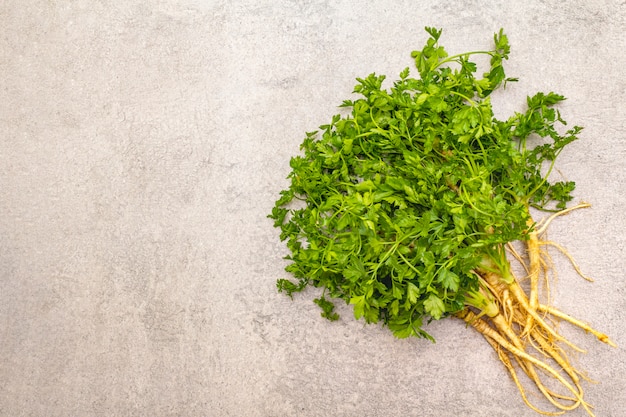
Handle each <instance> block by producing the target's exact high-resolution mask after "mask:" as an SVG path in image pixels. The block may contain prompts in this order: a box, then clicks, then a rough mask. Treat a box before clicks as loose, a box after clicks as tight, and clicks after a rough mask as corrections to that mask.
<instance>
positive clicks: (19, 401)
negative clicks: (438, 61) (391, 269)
mask: <svg viewBox="0 0 626 417" xmlns="http://www.w3.org/2000/svg"><path fill="white" fill-rule="evenodd" d="M426 25H428V26H437V27H442V28H444V35H443V39H442V43H443V44H444V45H445V46H446V47H447V48H448V49H449V51H450V52H464V51H467V50H473V49H477V48H487V47H489V46H490V45H491V38H492V36H493V33H494V32H496V31H497V30H498V29H499V28H500V27H504V28H505V30H506V32H507V33H508V35H509V38H510V41H511V45H512V53H511V59H510V61H509V62H508V64H507V67H506V68H507V73H508V75H510V76H517V77H520V79H521V80H520V82H519V83H517V84H515V85H511V87H510V89H508V90H507V93H506V94H498V95H496V96H495V97H494V103H495V104H496V106H497V108H498V112H499V114H501V115H507V114H510V113H511V112H512V111H514V110H516V109H517V110H522V109H523V105H524V100H525V96H526V95H527V94H532V93H534V92H536V91H539V90H548V91H549V90H552V89H554V90H556V91H557V92H559V93H562V94H564V95H565V96H567V97H568V101H567V102H566V103H565V104H564V105H563V106H562V107H561V109H562V112H563V114H564V116H565V117H566V119H568V120H571V121H573V122H575V123H577V124H581V125H583V126H585V127H586V129H585V130H584V133H583V134H582V140H581V141H579V142H577V143H574V144H572V145H571V147H570V149H568V150H567V151H566V152H565V153H564V154H562V158H561V160H560V163H559V165H558V167H559V169H560V172H561V173H562V175H563V176H564V177H566V178H567V179H570V180H574V181H576V182H577V183H578V191H577V193H576V195H577V198H578V199H579V200H585V201H589V202H591V203H593V205H594V207H593V208H592V209H588V210H585V211H579V212H575V213H573V214H571V215H570V216H567V217H565V218H563V219H560V220H559V221H557V222H556V223H554V227H553V228H552V231H551V234H550V236H551V238H552V239H554V240H557V241H559V242H560V243H562V244H564V245H565V246H567V247H568V248H569V249H570V251H571V252H572V254H573V255H574V256H575V257H576V258H577V259H578V261H579V263H580V265H581V267H582V268H583V269H584V271H585V272H587V273H588V274H589V275H592V276H594V277H596V282H595V283H593V284H590V283H588V282H585V281H584V280H582V279H580V278H579V277H577V276H576V274H575V273H574V271H573V270H572V269H571V268H570V267H569V266H568V263H567V261H566V260H565V259H564V258H563V257H562V256H559V255H558V254H554V255H555V261H556V263H557V265H558V266H559V268H560V271H561V272H560V274H559V277H558V282H557V283H556V284H554V286H553V296H554V302H555V303H556V304H557V305H558V306H560V307H561V308H562V309H564V310H565V311H568V312H570V313H571V314H573V315H575V316H577V317H580V318H582V319H585V320H589V321H591V322H592V323H593V324H594V325H595V326H596V327H598V328H599V329H601V330H603V331H606V332H608V333H609V334H610V335H611V336H612V337H613V339H614V340H615V341H616V342H617V344H618V345H619V346H620V348H618V349H611V348H608V347H605V346H603V345H601V344H600V343H597V342H595V341H594V340H591V337H589V336H585V335H584V334H582V333H580V332H577V331H575V330H571V329H569V328H567V327H566V326H563V331H564V332H565V333H566V334H567V335H568V336H570V337H571V338H572V339H573V340H575V341H576V342H578V343H579V344H581V345H583V346H584V347H586V348H588V349H589V351H590V353H589V354H588V355H584V356H580V357H577V358H576V360H577V361H578V363H579V364H580V365H581V366H582V367H584V368H585V369H587V370H588V371H589V374H590V376H591V377H593V378H594V379H597V380H599V381H601V384H599V385H591V384H589V385H587V396H588V400H589V401H590V402H591V403H592V404H594V405H595V406H596V412H597V415H598V416H609V417H619V416H624V415H626V414H625V413H626V412H625V411H624V404H626V391H625V390H624V389H623V388H624V384H625V381H626V356H625V355H624V351H623V346H626V332H625V331H624V309H625V306H626V301H625V300H626V297H625V280H624V270H625V269H626V268H625V266H626V262H625V261H624V239H625V238H624V236H625V233H624V232H625V220H624V215H623V209H624V206H625V203H626V198H625V197H624V191H626V190H625V187H624V185H625V179H626V162H625V160H626V144H625V142H624V141H625V139H626V137H625V136H626V123H625V122H626V115H625V112H624V109H625V108H626V82H625V80H626V78H625V77H624V68H625V67H626V56H625V55H624V50H626V36H625V35H624V29H625V28H626V3H625V2H623V1H610V0H604V1H603V0H595V1H589V0H573V1H569V2H556V1H540V0H529V1H525V2H509V1H493V2H487V1H447V2H442V1H430V0H428V1H382V0H379V1H369V2H364V1H363V2H358V1H316V0H292V1H274V0H256V1H248V0H245V1H220V0H216V1H211V0H179V1H162V0H155V1H152V2H140V1H134V0H133V1H114V0H112V1H105V0H99V1H95V0H94V1H88V0H74V1H53V0H45V1H44V0H41V1H36V0H7V1H4V2H2V4H1V5H0V415H1V416H12V417H13V416H48V417H52V416H216V417H222V416H224V417H225V416H233V417H252V416H263V417H266V416H267V417H270V416H271V417H279V416H302V417H329V416H345V417H352V416H372V417H388V416H433V417H442V416H443V417H449V416H490V417H504V416H510V417H513V416H515V417H518V416H533V415H534V414H533V413H532V412H531V411H529V410H528V409H527V408H526V407H525V406H524V404H523V403H522V401H521V399H520V397H519V395H518V393H517V391H516V388H515V386H514V384H513V383H512V382H511V381H510V378H509V377H508V375H507V373H506V371H505V370H504V368H503V367H502V366H501V364H500V363H499V362H498V361H497V359H496V356H495V354H494V352H493V351H492V350H491V348H490V347H489V346H488V345H487V344H486V343H485V342H484V341H483V340H482V338H481V337H480V336H479V335H478V334H475V333H474V332H472V331H471V330H470V329H465V328H464V326H463V325H462V324H461V323H459V322H456V321H453V320H446V321H443V322H438V323H435V324H433V325H431V326H430V327H429V330H430V331H431V332H432V334H433V335H434V336H435V337H436V338H437V343H436V344H431V343H429V342H426V341H423V340H395V339H394V338H393V337H392V336H391V335H390V334H389V333H388V331H387V330H386V329H382V328H380V327H376V326H367V327H365V326H363V324H362V323H359V322H355V321H354V320H352V318H351V317H350V310H349V309H348V308H346V307H342V308H341V309H340V312H342V313H344V314H343V320H341V321H339V322H336V323H330V322H328V321H325V320H323V319H322V318H320V316H319V311H318V309H317V307H316V306H315V305H313V303H311V302H310V299H311V298H313V297H314V296H315V294H314V292H313V291H311V292H307V293H305V294H303V295H298V296H296V297H295V299H294V301H290V300H289V299H288V298H287V297H285V296H283V295H279V294H277V293H276V290H275V279H276V278H279V277H283V276H284V274H283V272H282V268H283V266H284V261H283V259H282V256H283V255H285V249H284V247H283V246H282V245H281V244H280V242H279V241H278V234H277V231H276V230H274V229H273V228H272V226H271V222H270V221H269V220H267V219H266V217H265V216H266V214H267V213H268V212H269V211H270V209H271V207H272V205H273V202H274V200H275V199H276V197H277V195H278V192H279V191H280V190H281V189H282V188H283V187H285V186H286V180H285V176H286V175H287V173H288V170H289V166H288V162H289V157H290V156H291V155H294V154H296V153H297V152H298V146H299V144H300V142H301V140H302V138H303V137H304V132H306V131H310V130H314V129H315V128H316V127H317V126H318V125H320V124H323V123H326V122H327V121H328V120H329V118H330V117H331V116H332V115H333V114H335V113H336V112H337V108H336V105H338V104H340V103H341V102H342V101H343V100H344V99H346V98H348V97H349V95H350V93H351V91H352V87H353V86H354V78H355V77H359V76H365V75H367V74H369V73H370V72H373V71H375V72H377V73H384V74H388V75H389V76H396V74H398V73H399V72H400V71H401V70H402V69H403V68H404V67H406V66H409V65H411V58H410V52H411V51H412V50H413V49H417V48H419V47H420V46H421V45H422V43H423V42H424V41H425V39H426V34H425V33H424V32H423V27H424V26H426ZM539 404H541V402H540V403H539ZM571 415H572V416H582V415H584V413H583V412H582V410H577V411H576V412H574V413H572V414H571Z"/></svg>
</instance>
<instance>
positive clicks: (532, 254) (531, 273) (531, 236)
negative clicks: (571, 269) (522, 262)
mask: <svg viewBox="0 0 626 417" xmlns="http://www.w3.org/2000/svg"><path fill="white" fill-rule="evenodd" d="M527 224H528V227H529V228H530V232H528V242H527V245H528V278H529V279H530V294H529V296H528V305H529V310H531V311H537V307H538V306H539V273H540V272H541V255H540V252H539V238H538V236H537V232H536V231H535V230H533V229H532V228H533V225H534V222H533V220H532V219H528V222H527ZM533 319H534V317H533V316H532V315H531V314H529V315H528V317H527V319H526V326H525V327H524V330H523V331H522V336H524V335H527V334H529V333H530V329H531V328H532V327H533Z"/></svg>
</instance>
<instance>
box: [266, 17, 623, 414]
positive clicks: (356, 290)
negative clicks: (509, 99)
mask: <svg viewBox="0 0 626 417" xmlns="http://www.w3.org/2000/svg"><path fill="white" fill-rule="evenodd" d="M426 31H427V32H428V34H429V35H430V38H429V39H428V41H427V42H426V45H425V46H424V48H423V49H422V50H421V51H414V52H413V53H412V57H413V58H414V59H415V65H416V68H417V71H418V73H419V78H411V77H409V68H406V69H405V70H404V71H402V73H401V74H400V79H399V80H397V81H395V82H394V83H393V86H392V87H391V88H390V89H388V90H387V89H384V88H382V84H383V80H384V79H385V77H384V76H377V75H375V74H371V75H369V76H368V77H366V78H363V79H357V80H358V84H357V85H356V87H355V89H354V92H355V93H358V94H359V95H360V97H359V98H358V99H356V100H346V101H344V102H343V104H342V107H344V108H347V109H349V111H347V112H345V113H344V115H336V116H334V117H333V118H332V120H331V122H330V123H329V124H326V125H323V126H320V131H316V132H311V133H307V135H306V139H305V140H304V142H303V143H302V146H301V149H302V151H303V155H301V156H296V157H294V158H292V159H291V168H292V172H291V173H290V174H289V177H288V178H289V179H290V181H291V184H290V186H289V188H288V189H286V190H284V191H282V192H281V197H280V199H279V200H278V201H277V202H276V205H275V207H274V209H273V210H272V213H271V214H270V216H269V217H270V218H272V219H273V220H274V222H275V223H274V225H275V226H276V227H279V228H280V229H281V231H282V233H281V235H280V238H281V240H283V241H286V244H287V247H288V249H289V250H290V251H291V254H290V255H288V256H287V257H286V258H287V259H289V260H290V261H291V263H290V264H289V265H288V266H287V268H286V270H287V271H288V272H290V273H291V274H292V275H293V276H294V277H295V278H296V281H292V280H287V279H281V280H279V281H278V288H279V290H280V291H284V292H286V293H287V294H289V295H292V294H293V293H294V292H296V291H301V290H303V289H304V288H305V287H306V286H308V285H313V286H315V287H321V288H323V291H322V294H321V296H320V297H319V298H317V299H315V302H316V303H317V304H318V305H319V306H320V307H321V308H322V316H324V317H326V318H328V319H330V320H336V319H337V318H338V315H337V313H336V312H335V311H334V305H333V303H332V301H331V299H333V298H334V299H343V300H345V301H346V302H347V303H350V304H352V305H353V308H354V316H355V317H356V318H357V319H360V318H363V319H365V321H366V322H368V323H377V322H382V323H384V325H386V326H388V327H389V329H391V331H392V332H393V333H394V334H395V335H396V336H397V337H400V338H404V337H409V336H418V337H424V338H427V339H431V340H432V337H431V336H430V335H429V334H428V333H427V332H426V330H424V324H425V322H427V321H430V320H432V319H435V320H438V319H441V318H444V317H457V318H461V319H463V320H465V321H466V322H467V323H468V324H469V325H471V326H472V327H473V328H474V329H476V330H478V331H479V332H480V333H481V334H483V336H484V337H485V338H486V339H487V341H488V342H489V343H490V344H491V345H492V346H493V347H494V349H495V350H496V351H497V353H498V356H499V359H500V360H501V361H502V362H503V364H504V365H505V366H506V368H507V369H508V370H509V372H510V374H511V376H512V377H513V379H514V381H515V382H516V384H517V386H518V387H519V389H520V392H521V393H522V396H523V398H524V400H525V402H526V403H527V404H528V405H529V406H530V407H531V408H533V409H534V410H536V411H538V412H542V413H549V412H547V411H543V410H539V409H538V408H537V407H535V406H534V405H532V404H531V403H530V402H529V401H528V399H527V397H526V395H525V389H524V388H523V385H522V383H521V382H520V379H519V378H518V372H519V371H520V370H521V371H522V372H523V373H525V374H526V375H527V376H528V378H529V380H530V381H532V382H533V383H534V385H535V386H536V388H537V389H538V390H539V391H540V392H541V393H542V394H543V395H544V396H545V397H546V398H547V399H548V401H549V402H550V403H551V404H553V405H554V406H555V407H556V408H557V409H558V410H559V411H566V410H572V409H574V408H576V407H578V406H581V405H582V406H583V407H584V408H585V409H586V410H587V411H588V412H589V414H591V410H590V407H589V405H588V404H586V402H585V401H584V400H583V390H582V387H581V384H580V376H581V374H580V372H579V371H578V370H576V369H575V368H574V367H573V366H572V365H571V364H570V363H569V361H568V359H567V357H566V356H565V354H564V353H563V349H562V348H561V347H560V344H562V343H565V344H566V345H569V346H570V347H572V348H573V349H577V350H580V349H579V348H578V347H576V346H575V345H573V344H572V343H571V342H569V341H567V340H566V339H565V338H563V337H562V336H561V335H560V334H559V333H558V332H557V331H556V329H555V328H554V326H553V325H552V324H551V320H549V317H551V318H555V319H560V320H565V321H567V322H570V323H572V324H574V325H575V326H578V327H580V328H582V329H584V330H585V331H588V332H591V333H593V334H594V335H596V336H597V337H598V338H599V339H600V340H601V341H603V342H605V343H608V344H611V345H612V342H611V341H610V340H609V339H608V337H607V336H606V335H604V334H602V333H599V332H597V331H595V330H593V329H592V328H590V327H589V326H588V325H586V324H584V323H582V322H580V321H578V320H576V319H574V318H572V317H570V316H568V315H566V314H564V313H562V312H560V311H559V310H557V309H555V308H553V307H551V306H549V305H548V304H547V302H544V301H542V300H541V301H540V299H539V298H540V297H539V283H540V281H542V280H543V279H548V270H549V265H551V263H550V262H549V261H548V260H547V258H546V257H547V254H546V253H545V251H544V250H542V249H541V247H542V246H545V245H548V244H553V245H556V244H554V243H552V242H548V241H544V240H542V235H543V233H544V232H545V229H546V227H547V226H548V224H549V223H550V222H551V221H552V220H553V219H554V218H555V217H557V216H559V215H562V214H565V213H567V212H569V211H570V210H573V209H575V208H579V207H586V206H588V205H586V204H581V205H578V206H575V207H571V208H566V204H567V203H568V202H569V201H570V200H572V196H571V192H572V191H573V189H574V183H573V182H550V181H549V180H548V177H549V175H550V173H551V171H552V169H553V167H554V162H555V159H556V157H557V156H558V155H559V154H560V153H561V151H562V150H563V149H564V147H565V146H566V145H567V144H569V143H570V142H572V141H574V140H576V139H577V135H578V133H579V132H580V131H581V128H580V127H578V126H574V127H572V128H570V129H569V130H565V128H564V126H565V124H566V123H565V121H564V120H563V119H562V118H561V115H560V113H559V111H558V110H556V109H555V105H556V104H558V103H559V102H560V101H562V100H564V97H563V96H560V95H558V94H555V93H548V94H544V93H538V94H536V95H534V96H532V97H529V98H528V100H527V104H528V108H527V110H526V111H525V112H524V113H515V114H514V115H513V116H511V117H510V118H508V119H507V120H505V121H501V120H498V119H496V118H495V117H494V113H493V109H492V104H491V100H490V94H491V93H492V92H493V91H494V90H496V89H497V88H499V87H501V86H504V85H506V83H507V82H511V81H516V80H515V79H511V78H506V76H505V73H504V69H503V61H505V60H506V59H508V54H509V43H508V40H507V37H506V35H505V34H504V33H503V32H502V30H501V31H500V32H499V33H497V34H496V35H495V36H494V41H495V48H494V49H493V50H491V51H475V52H468V53H463V54H458V55H453V56H449V55H448V53H447V52H446V51H445V49H444V48H443V46H440V45H439V42H438V41H439V37H440V35H441V30H437V29H434V28H426ZM476 55H487V56H488V57H489V62H490V65H489V71H488V72H486V73H484V74H483V76H482V77H477V76H476V73H477V65H476V64H475V63H474V62H472V61H470V59H471V58H472V57H474V56H476ZM563 130H565V131H564V132H563ZM531 207H533V208H536V209H539V210H544V211H553V212H554V214H553V215H552V216H550V217H549V218H547V219H545V220H544V221H543V222H539V223H536V222H535V221H534V220H533V219H532V217H531V213H530V208H531ZM514 241H522V242H524V246H525V248H526V252H527V254H526V256H525V257H523V256H521V255H519V254H518V253H517V252H516V251H515V250H514V248H513V246H512V245H511V244H510V243H511V242H514ZM556 246H557V247H558V248H561V247H560V246H558V245H556ZM510 259H517V261H519V262H520V263H521V265H522V266H523V267H524V268H525V269H526V272H527V277H528V279H529V282H530V284H529V287H530V289H529V290H528V293H526V292H525V291H524V290H523V289H522V287H521V286H520V285H519V281H518V279H517V278H516V277H515V276H514V275H513V272H512V269H511V265H510ZM574 265H575V264H574ZM524 278H526V277H524ZM542 298H543V297H542ZM547 316H548V317H547ZM532 351H535V353H536V352H539V353H541V355H535V354H532ZM514 364H515V366H514ZM538 369H541V371H542V372H541V375H540V373H538V372H537V371H538ZM546 375H547V376H548V377H552V378H554V379H555V380H557V381H558V382H559V383H560V384H561V385H562V388H563V389H564V391H565V392H556V391H555V390H554V389H553V388H552V389H549V388H547V387H546V385H545V383H544V382H543V381H542V379H541V378H542V377H544V378H545V376H546Z"/></svg>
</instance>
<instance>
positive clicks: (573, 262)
mask: <svg viewBox="0 0 626 417" xmlns="http://www.w3.org/2000/svg"><path fill="white" fill-rule="evenodd" d="M539 245H550V246H554V247H555V248H557V249H558V250H559V251H561V253H562V254H563V255H565V256H566V257H567V259H569V261H570V263H571V264H572V267H574V269H575V270H576V272H577V273H578V275H580V276H581V277H582V278H584V279H586V280H587V281H589V282H593V278H590V277H588V276H587V275H585V274H583V272H582V270H581V269H580V267H579V266H578V264H577V263H576V261H575V260H574V258H573V257H572V255H570V254H569V252H568V251H567V249H565V248H564V247H563V246H561V245H559V244H558V243H556V242H552V241H550V240H541V241H539Z"/></svg>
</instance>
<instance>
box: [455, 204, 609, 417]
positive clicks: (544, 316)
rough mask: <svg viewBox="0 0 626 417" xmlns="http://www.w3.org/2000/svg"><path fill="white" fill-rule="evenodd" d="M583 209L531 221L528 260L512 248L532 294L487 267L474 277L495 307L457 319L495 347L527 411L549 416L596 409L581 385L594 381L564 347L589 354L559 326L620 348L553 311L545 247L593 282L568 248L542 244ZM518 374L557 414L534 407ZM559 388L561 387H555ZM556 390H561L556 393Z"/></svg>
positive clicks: (470, 311)
mask: <svg viewBox="0 0 626 417" xmlns="http://www.w3.org/2000/svg"><path fill="white" fill-rule="evenodd" d="M584 207H589V205H588V204H585V203H583V204H579V205H578V206H575V207H572V208H569V209H566V210H563V211H560V212H558V213H555V214H553V215H552V216H550V217H549V218H548V219H546V220H544V221H543V222H540V223H537V224H535V223H533V221H532V219H530V220H529V221H528V228H529V232H528V240H527V241H526V250H527V254H526V255H527V259H524V258H523V257H522V256H521V255H520V254H519V253H517V251H516V250H515V248H514V247H513V246H512V245H508V251H509V253H511V254H512V256H513V258H515V259H516V260H517V261H518V262H519V263H520V265H521V266H522V267H523V268H524V269H525V271H526V272H527V277H528V279H529V283H528V284H529V291H528V294H527V293H526V292H525V291H524V290H523V289H522V287H521V286H520V284H519V281H518V279H517V278H513V280H512V282H509V280H508V279H507V281H506V282H505V281H504V279H503V275H501V274H499V273H498V272H494V270H496V269H497V268H495V267H494V266H493V265H489V264H487V265H485V267H484V268H483V269H479V270H477V271H474V273H475V274H476V275H477V276H478V279H479V282H480V283H481V285H480V288H481V289H480V291H481V293H483V295H486V296H487V298H488V299H489V300H492V304H491V305H490V306H489V307H485V308H484V309H483V310H482V311H480V312H479V313H475V312H474V311H473V307H472V309H470V308H466V309H464V310H463V311H461V312H459V313H457V317H459V318H461V319H463V320H464V321H465V322H466V323H467V324H468V325H471V326H472V327H473V328H474V329H476V330H477V331H478V332H479V333H481V334H482V335H483V337H484V338H485V339H486V340H487V342H488V343H489V344H490V345H491V346H492V347H493V349H494V350H495V351H496V353H497V354H498V358H499V359H500V361H501V362H502V363H503V364H504V366H505V367H506V369H507V371H508V372H509V374H510V375H511V377H512V378H513V381H514V382H515V384H516V386H517V387H518V389H519V391H520V393H521V396H522V399H523V400H524V402H525V403H526V404H527V405H528V407H530V408H531V409H532V410H534V411H536V412H538V413H540V414H544V415H560V414H563V413H564V412H566V411H571V410H574V409H576V408H578V407H580V406H581V405H582V407H583V408H584V409H585V411H586V412H587V413H588V414H589V415H590V416H592V417H593V416H594V414H593V412H592V411H591V408H592V407H591V406H590V405H589V404H587V403H586V402H585V401H584V399H583V394H584V393H583V389H582V386H581V379H584V380H589V379H588V378H587V377H586V375H585V374H583V373H582V372H580V371H579V370H577V369H576V368H575V367H574V366H572V364H571V362H570V360H569V358H568V356H567V354H566V352H565V350H564V349H563V347H562V346H563V345H567V346H569V347H570V348H572V349H574V350H576V351H578V352H585V351H584V350H583V349H581V348H579V347H578V346H576V345H575V344H573V343H572V342H570V341H569V340H567V339H566V338H565V337H563V336H561V335H560V334H559V333H558V331H557V329H556V327H557V326H558V324H559V322H560V321H566V322H568V323H570V324H572V325H574V326H576V327H579V328H581V329H583V330H584V331H586V332H589V333H591V334H593V335H594V336H596V337H597V338H598V339H599V340H600V341H602V342H604V343H606V344H608V345H610V346H613V347H615V344H614V343H613V342H612V341H611V340H610V339H609V337H608V336H607V335H605V334H604V333H601V332H599V331H597V330H594V329H593V328H591V327H590V326H589V325H588V324H586V323H584V322H582V321H580V320H577V319H575V318H573V317H571V316H569V315H567V314H565V313H563V312H561V311H559V310H557V309H556V308H554V307H551V306H549V305H548V303H549V291H550V282H549V278H550V277H551V275H552V274H551V272H552V271H553V269H554V268H553V267H554V265H553V263H552V260H551V259H550V255H549V254H548V253H547V252H546V251H544V250H543V249H542V247H545V246H554V247H556V248H557V249H558V250H559V251H561V252H562V253H564V254H565V255H566V256H567V258H568V259H569V260H570V262H571V263H572V265H573V267H574V269H575V270H576V271H577V272H578V273H579V274H580V275H581V276H582V277H584V278H585V279H589V278H588V277H586V276H585V275H584V274H582V272H581V270H580V268H579V267H578V265H577V264H576V262H575V261H574V260H573V258H572V257H571V255H569V253H568V252H567V251H566V250H565V249H564V248H563V247H561V246H560V245H558V244H556V243H554V242H551V241H548V240H542V235H543V234H544V233H545V231H546V228H547V226H548V225H549V224H550V223H551V222H552V221H553V220H554V219H555V218H557V217H558V216H562V215H564V214H566V213H568V212H570V211H572V210H575V209H577V208H584ZM539 226H541V227H539ZM494 265H495V264H494ZM509 269H510V268H509ZM507 274H508V272H507ZM554 276H556V275H554ZM540 282H544V285H543V288H542V294H541V295H542V298H544V296H545V294H546V293H547V294H548V297H547V302H542V301H540V300H539V296H540V289H539V286H540V285H539V284H540ZM481 308H482V307H481ZM515 365H516V366H515ZM519 370H521V371H522V372H523V373H524V374H526V376H527V377H528V378H529V379H530V381H532V383H534V385H535V388H536V389H537V390H538V391H539V392H540V393H541V394H542V395H543V396H544V398H545V399H546V400H547V401H548V402H549V403H550V404H552V405H553V406H554V407H555V408H556V409H557V410H558V411H546V410H541V409H539V408H538V407H536V406H535V405H533V404H532V403H531V402H530V400H529V398H528V396H527V393H526V390H525V389H524V386H523V385H522V382H521V381H520V379H519V376H518V371H519ZM539 370H540V372H539ZM546 377H547V378H548V379H551V380H552V382H553V383H551V384H548V386H546V385H545V384H544V381H543V380H542V378H544V379H545V378H546ZM546 382H548V381H546ZM555 383H558V384H556V385H555ZM555 388H559V389H558V390H555ZM563 389H564V390H565V392H557V391H563Z"/></svg>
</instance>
